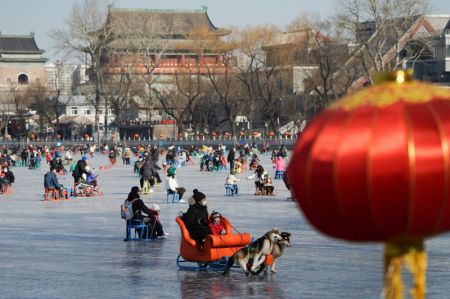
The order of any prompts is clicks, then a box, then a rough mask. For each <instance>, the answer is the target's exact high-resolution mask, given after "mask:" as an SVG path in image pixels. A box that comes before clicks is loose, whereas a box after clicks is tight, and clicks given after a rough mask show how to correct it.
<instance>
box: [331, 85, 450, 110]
mask: <svg viewBox="0 0 450 299" xmlns="http://www.w3.org/2000/svg"><path fill="white" fill-rule="evenodd" d="M435 98H440V99H442V100H446V101H448V100H450V91H449V90H446V89H443V88H440V87H436V86H432V85H429V84H423V83H420V82H409V83H408V84H398V83H397V82H389V83H385V84H381V85H374V86H372V87H370V88H366V89H364V90H362V91H360V92H358V93H356V94H353V95H350V96H348V97H347V98H346V99H343V100H340V101H337V102H335V103H333V104H332V105H330V106H329V108H330V109H344V110H353V109H356V108H360V107H362V106H374V107H386V106H389V105H392V104H395V103H398V102H401V101H403V102H406V103H426V102H429V101H431V100H433V99H435Z"/></svg>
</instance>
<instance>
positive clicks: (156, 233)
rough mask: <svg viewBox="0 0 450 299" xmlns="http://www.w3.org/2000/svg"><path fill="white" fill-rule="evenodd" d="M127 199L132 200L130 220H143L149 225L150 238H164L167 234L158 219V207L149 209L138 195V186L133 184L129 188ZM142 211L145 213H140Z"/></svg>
mask: <svg viewBox="0 0 450 299" xmlns="http://www.w3.org/2000/svg"><path fill="white" fill-rule="evenodd" d="M127 200H128V201H129V202H132V209H133V214H134V216H133V218H132V220H133V219H139V220H144V222H145V224H147V225H148V226H149V227H150V231H153V233H152V235H151V236H150V238H156V237H159V238H166V237H167V236H168V235H169V234H167V233H165V232H164V231H163V227H162V225H161V222H160V221H159V220H158V214H159V207H157V208H156V209H155V208H154V209H150V208H149V207H147V206H146V205H145V203H144V202H143V201H142V199H141V198H140V196H139V187H137V186H135V187H133V188H131V192H130V193H129V194H128V197H127ZM142 213H145V214H146V215H142ZM149 235H150V234H149Z"/></svg>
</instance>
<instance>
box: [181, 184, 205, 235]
mask: <svg viewBox="0 0 450 299" xmlns="http://www.w3.org/2000/svg"><path fill="white" fill-rule="evenodd" d="M193 199H194V201H195V203H194V204H193V205H191V206H189V209H188V210H187V212H186V213H184V214H183V221H184V224H185V225H186V228H187V230H188V231H189V235H190V237H191V238H192V239H194V240H195V241H197V242H198V243H199V244H203V243H204V242H205V238H206V236H208V235H210V234H211V231H210V230H209V227H208V207H207V206H206V196H205V194H203V193H202V192H200V191H198V190H197V189H194V195H193Z"/></svg>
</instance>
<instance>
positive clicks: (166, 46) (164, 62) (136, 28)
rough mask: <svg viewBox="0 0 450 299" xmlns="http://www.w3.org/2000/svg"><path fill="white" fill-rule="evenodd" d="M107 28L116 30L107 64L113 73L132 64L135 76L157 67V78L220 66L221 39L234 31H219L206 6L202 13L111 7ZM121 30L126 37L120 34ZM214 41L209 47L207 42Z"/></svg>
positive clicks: (199, 11)
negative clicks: (219, 44)
mask: <svg viewBox="0 0 450 299" xmlns="http://www.w3.org/2000/svg"><path fill="white" fill-rule="evenodd" d="M106 26H109V27H110V28H113V29H112V30H113V37H112V40H111V43H110V45H109V48H110V49H113V50H112V51H110V52H109V53H108V54H107V57H106V58H105V61H106V63H107V65H108V72H109V73H110V74H120V73H121V72H122V68H123V66H126V67H127V68H128V67H129V66H130V65H131V67H132V69H133V72H134V73H144V74H145V73H146V72H147V71H148V69H147V67H148V66H149V65H151V66H152V67H154V70H153V73H154V74H158V75H168V74H174V73H175V72H177V71H180V70H183V69H185V68H195V67H199V68H200V71H203V72H206V66H207V65H209V66H221V65H222V59H223V57H222V54H221V53H217V52H216V51H214V48H215V47H217V46H218V43H220V42H221V41H220V38H221V37H224V36H226V35H228V34H230V32H231V31H229V30H226V29H221V28H217V27H216V26H214V25H213V23H212V22H211V20H210V18H209V16H208V14H207V11H206V7H204V8H203V9H202V10H153V9H122V8H113V7H110V8H109V13H108V17H107V21H106ZM115 28H122V30H126V32H127V34H126V35H123V34H121V33H120V32H117V31H118V30H121V29H115ZM211 41H214V42H213V43H210V44H208V42H211Z"/></svg>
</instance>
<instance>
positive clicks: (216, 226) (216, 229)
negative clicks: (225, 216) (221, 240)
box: [208, 222, 225, 235]
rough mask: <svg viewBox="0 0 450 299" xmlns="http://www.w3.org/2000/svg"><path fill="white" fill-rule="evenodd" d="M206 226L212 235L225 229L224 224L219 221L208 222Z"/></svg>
mask: <svg viewBox="0 0 450 299" xmlns="http://www.w3.org/2000/svg"><path fill="white" fill-rule="evenodd" d="M208 226H209V230H210V231H211V234H213V235H221V234H222V230H223V229H225V226H223V223H222V222H220V223H219V224H214V223H210V224H209V225H208Z"/></svg>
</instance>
